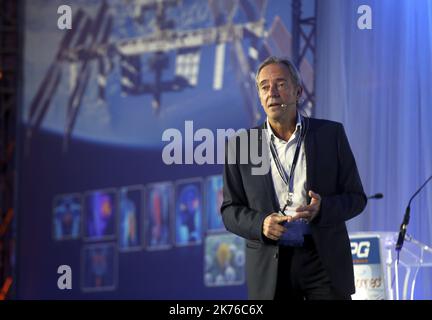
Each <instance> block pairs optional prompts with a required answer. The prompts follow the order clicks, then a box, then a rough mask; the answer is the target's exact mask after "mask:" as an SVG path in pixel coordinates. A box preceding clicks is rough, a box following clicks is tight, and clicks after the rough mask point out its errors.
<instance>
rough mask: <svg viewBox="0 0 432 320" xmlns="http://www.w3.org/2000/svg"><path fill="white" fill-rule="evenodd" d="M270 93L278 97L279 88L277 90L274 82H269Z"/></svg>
mask: <svg viewBox="0 0 432 320" xmlns="http://www.w3.org/2000/svg"><path fill="white" fill-rule="evenodd" d="M270 95H271V96H272V97H273V96H276V97H278V96H279V90H278V87H277V85H276V84H275V83H274V84H270Z"/></svg>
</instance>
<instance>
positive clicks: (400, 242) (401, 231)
mask: <svg viewBox="0 0 432 320" xmlns="http://www.w3.org/2000/svg"><path fill="white" fill-rule="evenodd" d="M431 179H432V176H430V177H429V178H428V179H427V180H426V181H425V183H423V184H422V186H421V187H420V188H419V189H418V190H417V191H416V192H415V193H414V194H413V196H412V197H411V199H410V200H409V202H408V206H407V208H406V210H405V215H404V218H403V221H402V224H401V226H400V229H399V237H398V240H397V242H396V251H397V252H398V256H399V251H400V250H401V249H402V246H403V243H404V240H405V234H406V231H407V227H408V223H409V220H410V211H411V201H412V200H413V199H414V197H415V196H416V195H417V194H418V193H419V192H420V191H421V189H423V187H424V186H425V185H426V184H427V183H428V182H429V181H430V180H431Z"/></svg>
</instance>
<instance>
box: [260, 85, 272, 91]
mask: <svg viewBox="0 0 432 320" xmlns="http://www.w3.org/2000/svg"><path fill="white" fill-rule="evenodd" d="M269 88H270V87H269V86H264V87H261V90H262V91H268V89H269Z"/></svg>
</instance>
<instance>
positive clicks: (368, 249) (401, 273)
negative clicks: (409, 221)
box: [349, 231, 432, 300]
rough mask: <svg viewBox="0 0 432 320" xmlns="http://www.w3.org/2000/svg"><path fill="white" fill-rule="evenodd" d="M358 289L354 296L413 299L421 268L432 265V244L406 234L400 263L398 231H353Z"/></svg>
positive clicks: (355, 298)
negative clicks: (397, 245) (429, 244)
mask: <svg viewBox="0 0 432 320" xmlns="http://www.w3.org/2000/svg"><path fill="white" fill-rule="evenodd" d="M349 237H350V241H351V253H352V256H353V264H354V276H355V284H356V293H355V294H354V295H353V296H352V299H353V300H401V299H402V300H408V299H410V300H413V299H414V290H415V285H416V278H417V275H418V272H419V270H420V268H427V267H432V248H430V247H429V246H427V245H425V244H423V243H421V242H419V241H417V240H415V239H414V238H413V237H411V236H410V235H408V234H407V235H406V236H405V242H404V245H403V248H402V250H401V252H400V256H399V263H398V261H397V252H396V250H395V246H396V241H397V237H398V232H372V231H371V232H351V233H350V234H349Z"/></svg>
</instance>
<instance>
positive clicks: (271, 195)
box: [258, 122, 279, 212]
mask: <svg viewBox="0 0 432 320" xmlns="http://www.w3.org/2000/svg"><path fill="white" fill-rule="evenodd" d="M258 128H259V129H260V130H259V133H258V137H259V140H260V143H259V144H258V153H259V154H260V155H262V152H268V149H267V148H266V149H265V150H262V143H261V141H262V139H266V138H265V137H263V134H264V130H266V128H265V122H264V123H263V124H262V125H260V126H259V127H258ZM264 145H265V146H267V145H266V144H264ZM262 179H263V180H264V181H263V182H264V186H265V190H266V195H267V200H269V203H271V204H272V207H273V210H274V211H275V212H277V211H278V210H279V204H278V203H277V200H276V191H275V189H274V185H273V178H272V175H271V168H269V171H268V172H267V174H265V175H263V176H262Z"/></svg>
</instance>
